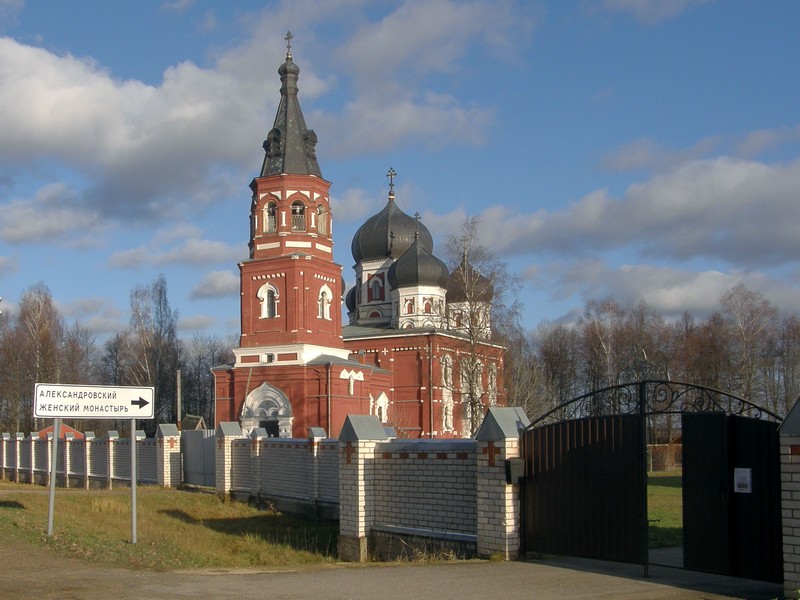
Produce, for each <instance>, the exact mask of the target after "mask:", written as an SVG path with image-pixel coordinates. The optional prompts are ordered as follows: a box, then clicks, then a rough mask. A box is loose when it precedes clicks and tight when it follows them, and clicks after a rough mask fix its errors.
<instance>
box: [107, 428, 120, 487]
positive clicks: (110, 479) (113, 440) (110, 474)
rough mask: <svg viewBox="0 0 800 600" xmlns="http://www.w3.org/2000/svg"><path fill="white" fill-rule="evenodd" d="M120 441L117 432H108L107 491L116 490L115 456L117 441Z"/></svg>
mask: <svg viewBox="0 0 800 600" xmlns="http://www.w3.org/2000/svg"><path fill="white" fill-rule="evenodd" d="M118 440H119V433H117V432H116V431H113V430H112V431H109V432H108V439H107V443H108V453H107V454H106V461H107V463H106V489H109V490H110V489H113V488H114V454H116V450H117V441H118Z"/></svg>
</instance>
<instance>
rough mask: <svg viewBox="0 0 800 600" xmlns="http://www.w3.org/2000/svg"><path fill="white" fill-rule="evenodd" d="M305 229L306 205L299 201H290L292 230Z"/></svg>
mask: <svg viewBox="0 0 800 600" xmlns="http://www.w3.org/2000/svg"><path fill="white" fill-rule="evenodd" d="M305 230H306V205H305V204H303V203H302V202H300V201H299V200H298V201H296V202H292V231H305Z"/></svg>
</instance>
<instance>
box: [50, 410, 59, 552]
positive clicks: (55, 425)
mask: <svg viewBox="0 0 800 600" xmlns="http://www.w3.org/2000/svg"><path fill="white" fill-rule="evenodd" d="M60 434H61V419H53V451H52V452H51V453H50V454H51V459H52V461H53V462H52V464H51V465H50V498H49V501H48V508H47V537H52V535H53V509H54V508H55V499H56V474H57V473H58V470H57V466H58V436H59V435H60Z"/></svg>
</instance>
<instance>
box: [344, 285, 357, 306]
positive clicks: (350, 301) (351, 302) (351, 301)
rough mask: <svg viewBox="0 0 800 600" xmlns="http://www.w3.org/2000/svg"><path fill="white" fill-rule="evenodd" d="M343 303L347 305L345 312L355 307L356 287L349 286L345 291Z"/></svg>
mask: <svg viewBox="0 0 800 600" xmlns="http://www.w3.org/2000/svg"><path fill="white" fill-rule="evenodd" d="M344 305H345V306H346V307H347V312H353V311H354V310H355V309H356V288H355V287H351V288H350V290H349V291H348V292H347V296H346V297H345V300H344Z"/></svg>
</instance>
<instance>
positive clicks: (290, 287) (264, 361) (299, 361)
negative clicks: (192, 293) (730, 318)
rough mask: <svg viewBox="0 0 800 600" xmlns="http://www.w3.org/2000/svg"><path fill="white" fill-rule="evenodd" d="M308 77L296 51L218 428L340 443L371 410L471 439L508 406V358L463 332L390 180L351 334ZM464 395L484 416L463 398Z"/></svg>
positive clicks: (402, 430) (442, 270) (269, 158)
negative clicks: (234, 424) (305, 83)
mask: <svg viewBox="0 0 800 600" xmlns="http://www.w3.org/2000/svg"><path fill="white" fill-rule="evenodd" d="M287 37H288V36H287ZM299 72H300V69H299V68H298V67H297V65H295V64H294V61H293V59H292V54H291V46H289V48H288V51H287V55H286V61H285V62H284V63H283V65H281V67H280V68H279V70H278V73H279V75H280V78H281V84H282V85H281V99H280V104H279V106H278V111H277V116H276V118H275V123H274V125H273V128H272V129H271V130H270V131H269V133H268V134H267V139H266V141H265V142H264V150H265V157H264V162H263V165H262V168H261V173H260V175H259V176H258V177H256V178H255V179H254V180H253V181H252V183H251V184H250V188H251V190H252V202H251V205H250V240H249V257H248V258H247V259H246V260H244V261H242V262H241V263H240V264H239V271H240V291H241V294H240V301H241V306H240V314H241V335H240V342H239V347H238V348H234V350H233V353H234V356H235V362H234V364H232V365H226V366H221V367H217V368H215V369H214V377H215V426H216V425H217V424H219V423H220V422H224V421H238V422H239V423H240V424H241V425H242V428H243V429H244V430H245V431H249V430H252V429H254V428H256V427H263V428H265V429H266V430H267V432H268V434H269V435H273V436H281V437H305V436H307V434H308V429H309V428H311V427H319V428H323V429H324V430H325V431H326V433H327V434H328V435H330V436H331V437H336V436H337V435H338V433H339V431H340V430H341V427H342V425H343V423H344V420H345V418H346V416H347V415H348V414H373V415H377V416H379V417H380V419H381V421H382V422H384V423H385V424H386V425H387V426H392V427H394V429H395V431H396V432H397V434H398V436H399V437H410V438H423V437H425V438H429V437H461V436H468V435H469V434H470V433H471V432H472V431H474V429H475V427H476V425H475V423H478V422H479V420H480V417H481V415H482V413H483V412H485V409H486V408H487V407H488V406H490V405H495V404H504V398H503V397H502V392H501V390H502V385H501V382H502V371H503V348H502V347H501V346H499V345H497V344H492V343H490V342H489V341H487V338H488V337H489V335H490V332H491V330H490V328H489V327H488V326H485V327H482V329H481V336H480V339H475V336H474V335H473V336H470V335H467V333H466V329H465V325H464V322H465V320H464V319H462V316H463V314H464V306H465V305H466V303H465V302H464V301H463V298H461V296H463V294H462V293H461V291H463V289H462V288H463V285H461V286H458V285H454V284H453V281H452V277H453V275H451V274H450V273H449V272H448V269H447V267H446V265H445V264H444V263H443V262H442V261H441V260H440V259H438V258H437V257H436V256H434V254H433V238H432V236H431V234H430V232H429V231H428V230H427V229H426V228H425V226H424V225H423V224H422V223H421V222H420V220H419V218H418V217H417V218H412V217H410V216H408V215H407V214H405V213H404V212H403V211H402V210H401V209H400V208H399V207H398V206H397V204H396V202H395V197H394V177H395V176H396V173H395V172H394V171H393V170H390V172H389V178H390V186H389V187H390V191H389V198H388V202H387V204H386V206H385V208H384V209H383V210H382V211H380V212H379V213H378V214H376V215H374V216H372V217H370V218H369V219H368V220H367V221H365V223H364V224H363V225H362V226H361V228H360V229H359V230H358V232H357V233H356V235H355V236H354V238H353V241H352V245H351V250H352V253H353V258H354V259H355V261H356V267H355V270H356V273H355V276H356V284H355V286H354V287H353V288H351V289H350V291H349V292H348V294H347V311H348V315H349V324H348V325H347V326H346V327H343V326H342V322H341V314H342V301H343V298H344V281H343V277H342V267H341V265H338V264H336V263H335V262H333V238H332V234H331V231H332V223H333V213H334V211H333V207H331V204H330V192H329V190H330V186H331V184H330V182H328V181H326V180H325V179H324V178H323V177H322V173H321V170H320V167H319V163H318V162H317V157H316V143H317V136H316V134H315V133H314V131H313V130H311V129H308V128H307V127H306V124H305V119H304V118H303V114H302V111H301V110H300V104H299V102H298V99H297V93H298V87H297V79H298V76H299ZM462 267H463V263H462ZM462 267H459V269H462ZM463 270H464V269H462V271H463ZM456 271H458V269H457V270H456ZM456 271H454V274H455V273H456ZM470 272H472V271H470ZM448 288H452V289H453V290H454V292H453V294H451V296H452V298H451V299H450V301H449V300H448ZM459 290H461V291H459ZM455 295H459V298H458V299H457V300H458V301H456V299H455ZM489 301H490V296H489V298H487V300H486V302H485V303H484V304H485V306H483V307H482V308H481V310H482V311H484V312H485V314H487V315H488V312H489V311H488V306H489ZM466 320H468V319H466ZM471 338H472V339H471ZM467 365H469V367H467ZM467 372H469V373H471V374H472V375H470V376H467ZM468 382H469V383H468ZM467 387H469V388H470V389H471V390H472V392H473V393H472V397H478V398H479V399H480V402H481V406H478V405H477V404H476V403H475V402H474V401H473V402H466V401H465V397H466V396H467V394H465V393H464V390H465V389H466V388H467ZM476 390H477V396H476ZM478 412H479V413H481V414H476V413H478Z"/></svg>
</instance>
